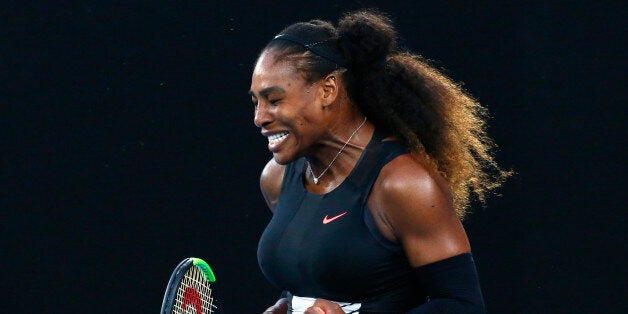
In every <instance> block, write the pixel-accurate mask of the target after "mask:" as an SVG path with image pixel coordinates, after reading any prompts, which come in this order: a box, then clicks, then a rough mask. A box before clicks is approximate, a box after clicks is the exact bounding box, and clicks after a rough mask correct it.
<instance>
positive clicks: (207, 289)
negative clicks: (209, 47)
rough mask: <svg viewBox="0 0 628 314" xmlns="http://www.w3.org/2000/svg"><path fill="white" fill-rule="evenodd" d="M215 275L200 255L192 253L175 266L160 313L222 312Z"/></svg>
mask: <svg viewBox="0 0 628 314" xmlns="http://www.w3.org/2000/svg"><path fill="white" fill-rule="evenodd" d="M215 285H216V277H215V276H214V272H212V269H211V268H210V267H209V265H207V263H205V261H203V260H202V259H200V258H194V257H189V258H186V259H184V260H183V261H181V263H179V265H178V266H177V268H175V269H174V271H173V272H172V275H171V276H170V281H168V287H167V288H166V293H165V294H164V301H163V303H162V304H161V314H210V313H219V309H218V304H217V303H218V302H217V300H216V298H215V288H216V287H215Z"/></svg>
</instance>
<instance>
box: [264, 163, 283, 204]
mask: <svg viewBox="0 0 628 314" xmlns="http://www.w3.org/2000/svg"><path fill="white" fill-rule="evenodd" d="M284 171H285V166H282V165H280V164H278V163H276V162H275V160H274V159H271V160H270V161H269V162H268V163H266V166H265V167H264V170H262V175H261V176H260V189H261V190H262V195H263V196H264V200H266V204H267V205H268V208H270V210H271V211H272V212H273V213H274V212H275V206H276V205H277V201H278V200H279V193H280V192H281V183H282V182H283V174H284Z"/></svg>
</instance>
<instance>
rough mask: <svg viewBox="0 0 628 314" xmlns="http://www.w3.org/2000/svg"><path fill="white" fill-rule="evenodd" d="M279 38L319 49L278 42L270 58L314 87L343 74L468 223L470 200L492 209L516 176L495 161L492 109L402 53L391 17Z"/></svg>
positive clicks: (354, 18) (314, 25)
mask: <svg viewBox="0 0 628 314" xmlns="http://www.w3.org/2000/svg"><path fill="white" fill-rule="evenodd" d="M279 34H280V35H282V34H283V35H288V36H293V37H294V38H301V39H302V40H303V41H304V42H307V43H311V44H303V43H301V44H298V43H295V42H292V41H287V40H273V41H271V42H269V44H268V45H267V46H266V47H265V48H264V50H263V51H268V50H272V51H273V53H275V58H276V59H277V60H287V61H289V62H292V65H293V66H294V67H295V68H296V69H297V71H299V72H300V73H302V74H303V75H304V77H305V79H306V80H308V81H310V82H313V81H315V80H318V79H320V78H323V77H325V76H326V75H328V74H330V73H331V72H334V71H338V72H339V74H340V76H341V78H342V81H343V83H344V85H345V86H346V89H347V94H348V96H349V99H350V100H351V101H352V102H353V103H354V104H355V105H356V106H358V107H359V108H360V110H361V111H362V113H363V114H364V115H366V116H367V117H368V119H369V120H370V121H371V122H373V123H374V124H375V125H376V126H377V127H379V128H383V129H385V130H386V131H388V132H390V133H391V134H394V135H395V136H396V137H397V138H399V139H400V140H401V141H402V142H403V144H404V145H405V146H406V147H407V148H408V149H409V151H410V152H411V154H412V155H413V156H415V157H416V158H417V160H419V161H421V162H422V163H423V164H425V165H426V166H427V167H428V169H430V170H432V171H436V172H439V173H440V174H441V175H442V176H443V177H444V178H445V179H446V180H447V182H448V184H449V187H450V189H451V191H452V194H453V201H454V205H455V208H456V212H457V214H458V216H459V217H460V218H463V217H464V215H465V214H466V213H467V209H468V204H469V202H470V195H472V194H473V195H475V196H476V197H477V199H478V200H480V201H481V202H484V201H485V197H486V195H487V193H489V192H491V191H493V190H494V189H495V188H497V187H499V186H500V185H501V184H502V183H503V182H504V180H505V179H506V178H507V177H508V176H509V175H510V174H511V172H509V171H504V170H502V169H501V168H500V167H499V166H498V165H497V163H496V161H495V159H494V156H493V150H494V148H495V147H496V145H495V143H494V142H493V140H492V139H491V138H490V137H489V136H488V135H487V132H486V119H487V117H488V112H487V110H486V108H485V107H483V106H482V105H481V104H480V103H479V102H478V101H476V100H475V99H474V98H473V97H471V96H470V95H468V94H467V93H466V92H465V91H464V90H463V88H462V87H461V86H460V85H459V84H456V83H455V82H454V81H452V80H451V79H449V78H448V77H447V76H445V75H444V74H442V73H441V72H440V71H438V70H437V69H436V68H434V67H432V66H431V65H430V64H429V62H427V60H425V59H424V58H423V57H421V56H420V55H417V54H414V53H412V52H409V51H405V50H402V49H398V48H397V32H396V30H395V28H394V26H393V25H392V22H391V20H390V19H389V18H388V17H387V16H385V15H384V14H382V13H379V12H376V11H372V10H361V11H356V12H351V13H348V14H346V15H344V16H343V17H342V18H341V19H340V20H339V22H338V27H334V25H333V24H331V23H330V22H326V21H321V20H312V21H309V22H300V23H295V24H292V25H290V26H288V27H287V28H286V29H284V30H283V31H282V32H280V33H279ZM312 45H316V46H317V49H318V50H321V49H322V50H327V51H335V52H339V53H340V54H341V55H342V56H343V58H344V60H343V61H346V62H343V63H346V64H348V66H346V67H343V66H340V65H339V63H340V62H338V61H336V60H331V59H330V58H326V57H324V56H322V55H321V54H320V53H318V54H317V53H315V52H313V49H311V48H310V47H311V46H312Z"/></svg>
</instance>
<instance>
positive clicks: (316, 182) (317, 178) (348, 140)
mask: <svg viewBox="0 0 628 314" xmlns="http://www.w3.org/2000/svg"><path fill="white" fill-rule="evenodd" d="M364 123H366V117H364V121H362V123H361V124H360V125H359V126H358V128H357V129H355V131H353V133H351V136H349V138H348V139H347V141H346V142H345V144H344V145H342V148H340V150H339V151H338V153H337V154H336V156H335V157H334V159H332V160H331V162H330V163H329V165H327V168H325V170H323V172H321V174H320V175H319V176H316V175H315V174H314V170H312V167H311V166H310V162H309V161H308V162H307V170H308V171H309V172H310V173H311V174H312V178H313V179H314V184H318V180H319V179H320V178H321V177H322V176H323V175H324V174H325V172H327V170H329V167H331V165H333V164H334V162H335V161H336V159H338V156H340V153H342V151H343V150H344V149H345V147H347V144H349V142H350V141H351V139H352V138H353V136H354V135H355V134H356V133H358V130H359V129H360V128H362V126H363V125H364Z"/></svg>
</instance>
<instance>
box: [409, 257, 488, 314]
mask: <svg viewBox="0 0 628 314" xmlns="http://www.w3.org/2000/svg"><path fill="white" fill-rule="evenodd" d="M415 274H416V277H417V281H418V282H419V284H420V286H421V288H422V289H424V291H426V292H427V294H428V296H429V300H428V301H427V302H426V303H424V304H423V305H421V306H419V307H417V308H414V309H412V310H410V311H408V312H407V313H408V314H430V313H468V314H484V313H486V309H485V307H484V299H483V297H482V290H481V289H480V284H479V280H478V275H477V271H476V269H475V263H474V261H473V257H472V255H471V253H467V254H462V255H458V256H454V257H451V258H448V259H445V260H442V261H439V262H436V263H432V264H428V265H425V266H421V267H419V268H416V269H415Z"/></svg>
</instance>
